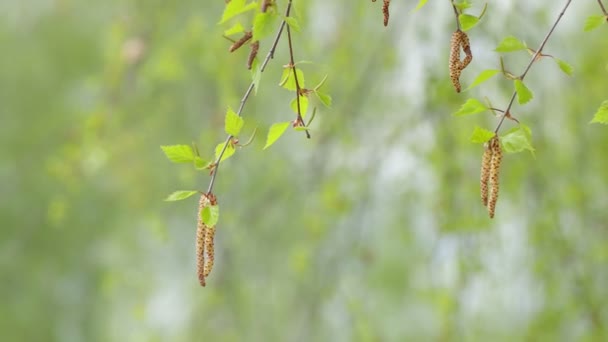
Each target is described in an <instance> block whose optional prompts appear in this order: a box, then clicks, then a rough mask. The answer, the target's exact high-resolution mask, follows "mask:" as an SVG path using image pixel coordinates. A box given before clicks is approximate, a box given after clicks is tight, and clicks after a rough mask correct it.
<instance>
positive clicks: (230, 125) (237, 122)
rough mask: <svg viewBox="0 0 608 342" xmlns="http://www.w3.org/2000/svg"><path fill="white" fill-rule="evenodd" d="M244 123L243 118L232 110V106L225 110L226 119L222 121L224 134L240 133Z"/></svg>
mask: <svg viewBox="0 0 608 342" xmlns="http://www.w3.org/2000/svg"><path fill="white" fill-rule="evenodd" d="M244 124H245V121H244V120H243V118H242V117H240V116H238V115H237V114H236V113H235V112H234V111H233V110H232V108H228V111H227V112H226V119H225V121H224V130H225V131H226V134H229V135H232V136H235V137H236V136H238V135H239V134H240V133H241V129H242V128H243V125H244Z"/></svg>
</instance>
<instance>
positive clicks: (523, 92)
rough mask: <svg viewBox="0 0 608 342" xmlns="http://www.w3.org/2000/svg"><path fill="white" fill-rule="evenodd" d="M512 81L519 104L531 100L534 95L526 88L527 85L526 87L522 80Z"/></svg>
mask: <svg viewBox="0 0 608 342" xmlns="http://www.w3.org/2000/svg"><path fill="white" fill-rule="evenodd" d="M513 83H514V84H515V91H516V92H517V102H519V104H524V103H528V102H529V101H530V100H532V97H534V96H533V94H532V91H531V90H530V89H528V87H526V85H525V84H524V82H522V81H520V80H514V81H513Z"/></svg>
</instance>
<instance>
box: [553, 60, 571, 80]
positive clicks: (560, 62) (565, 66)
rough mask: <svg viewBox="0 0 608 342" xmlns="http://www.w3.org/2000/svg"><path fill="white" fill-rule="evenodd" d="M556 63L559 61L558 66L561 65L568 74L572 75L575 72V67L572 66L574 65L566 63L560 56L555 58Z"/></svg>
mask: <svg viewBox="0 0 608 342" xmlns="http://www.w3.org/2000/svg"><path fill="white" fill-rule="evenodd" d="M554 60H555V63H557V66H559V68H560V69H561V70H562V71H563V72H564V73H565V74H566V75H568V76H572V74H573V73H574V68H572V65H570V64H568V63H566V62H565V61H562V60H561V59H559V58H554Z"/></svg>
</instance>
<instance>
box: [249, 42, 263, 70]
mask: <svg viewBox="0 0 608 342" xmlns="http://www.w3.org/2000/svg"><path fill="white" fill-rule="evenodd" d="M259 49H260V41H259V40H256V41H255V42H253V43H251V51H250V52H249V57H248V58H247V69H249V70H251V67H252V66H253V61H254V60H255V57H256V56H257V55H258V50H259Z"/></svg>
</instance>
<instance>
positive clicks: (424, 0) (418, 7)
mask: <svg viewBox="0 0 608 342" xmlns="http://www.w3.org/2000/svg"><path fill="white" fill-rule="evenodd" d="M427 1H428V0H420V1H418V5H416V8H415V9H414V11H417V10H419V9H421V8H422V6H424V5H425V4H426V2H427Z"/></svg>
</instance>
